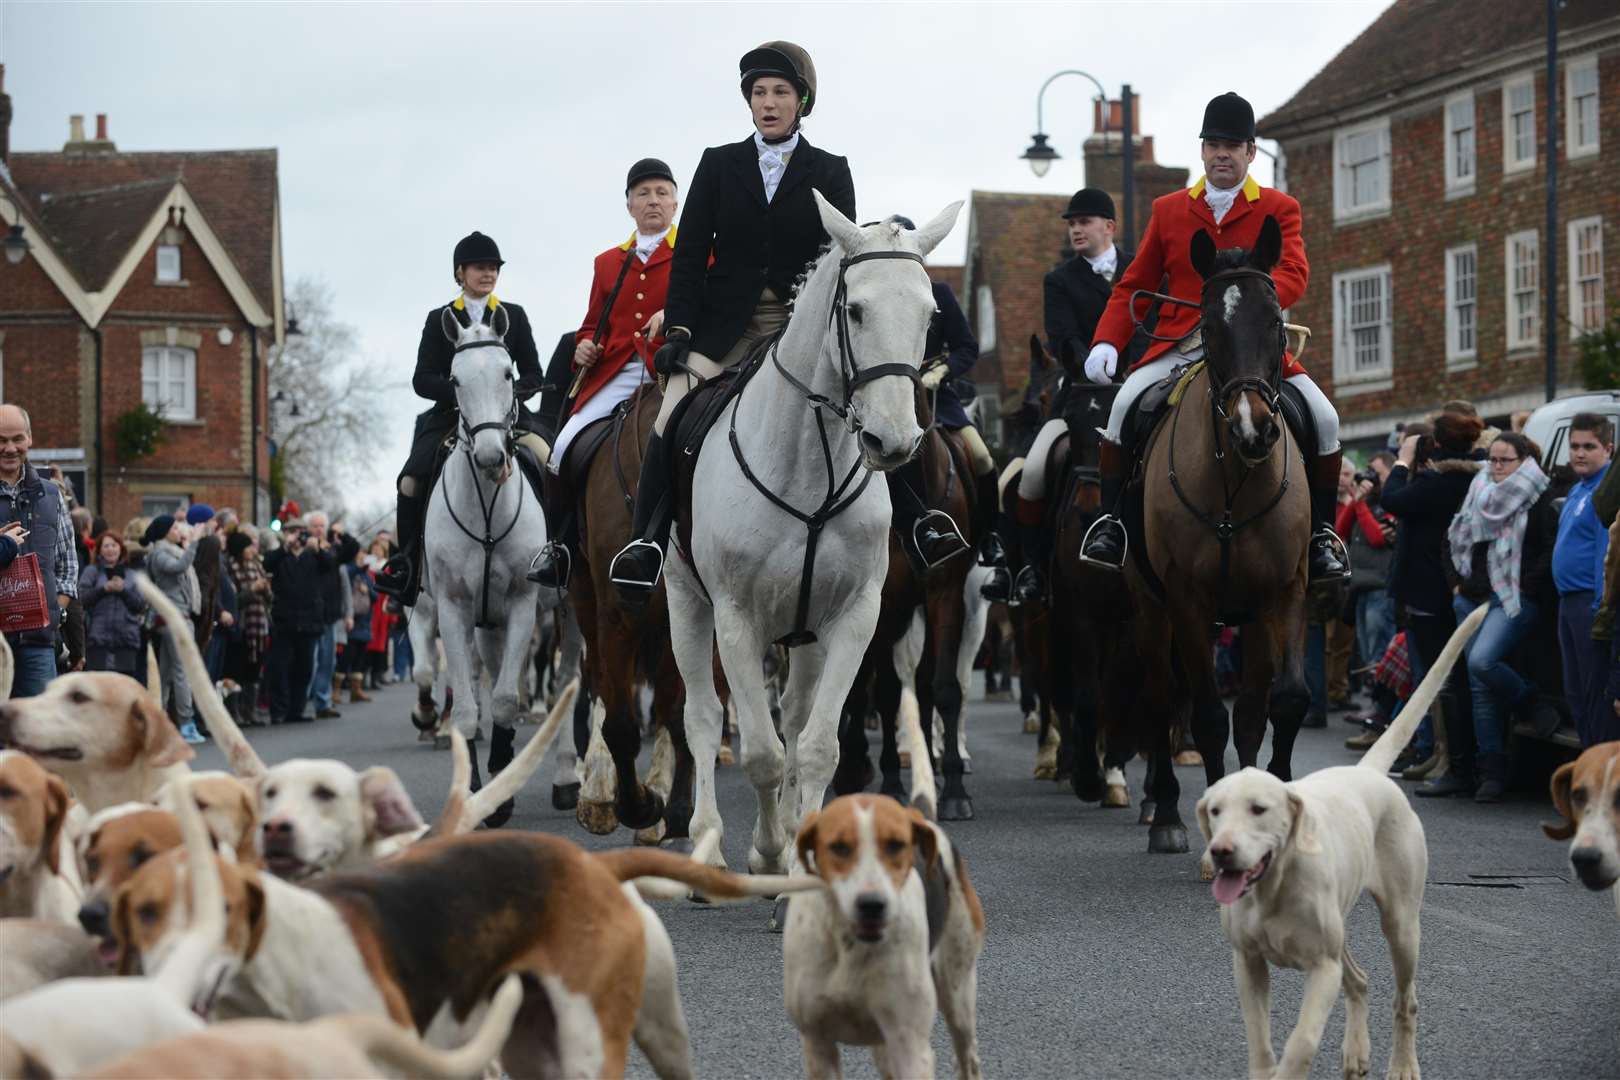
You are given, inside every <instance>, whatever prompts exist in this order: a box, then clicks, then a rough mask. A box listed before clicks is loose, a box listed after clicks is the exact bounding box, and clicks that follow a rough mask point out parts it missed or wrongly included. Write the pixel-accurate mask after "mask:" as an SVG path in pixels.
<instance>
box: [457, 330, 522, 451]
mask: <svg viewBox="0 0 1620 1080" xmlns="http://www.w3.org/2000/svg"><path fill="white" fill-rule="evenodd" d="M439 322H440V325H441V326H442V327H443V329H444V336H445V337H447V338H449V339H450V343H451V344H452V345H454V346H455V347H456V353H455V358H454V359H453V360H451V362H450V381H451V382H453V383H454V384H455V387H456V408H458V409H459V410H460V411H461V438H462V439H464V440H466V442H467V443H468V450H469V452H470V453H471V454H472V459H473V464H475V465H477V466H478V467H479V469H481V470H482V471H483V473H484V475H485V476H486V477H487V478H488V479H490V480H499V479H500V478H501V473H502V471H503V470H504V469H505V467H506V438H507V436H508V435H509V434H510V433H511V430H512V424H513V422H514V421H515V420H516V419H517V399H516V397H515V395H514V392H513V386H512V355H511V354H510V353H508V352H507V351H506V331H507V329H508V326H509V320H508V318H507V314H506V309H505V308H501V307H497V308H496V309H495V314H494V317H493V318H491V319H490V321H489V323H488V324H485V323H482V322H478V321H476V320H474V322H473V324H472V325H471V326H467V327H463V326H462V325H461V323H460V322H459V321H458V320H457V319H456V315H455V312H454V311H452V310H451V309H450V308H449V307H446V308H445V309H444V311H443V312H442V313H441V314H440V316H439Z"/></svg>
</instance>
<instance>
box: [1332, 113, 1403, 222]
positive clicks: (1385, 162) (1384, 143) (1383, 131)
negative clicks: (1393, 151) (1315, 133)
mask: <svg viewBox="0 0 1620 1080" xmlns="http://www.w3.org/2000/svg"><path fill="white" fill-rule="evenodd" d="M1367 134H1373V135H1376V136H1377V137H1378V156H1379V160H1380V163H1381V164H1382V166H1383V171H1384V183H1383V194H1382V195H1381V196H1380V197H1378V198H1375V199H1370V200H1368V201H1367V202H1364V203H1352V201H1351V200H1352V198H1353V197H1354V195H1355V192H1354V190H1353V186H1352V179H1353V174H1352V173H1351V172H1350V170H1349V169H1348V168H1346V166H1345V164H1344V148H1345V144H1346V143H1347V142H1349V141H1350V140H1351V139H1354V138H1358V137H1360V136H1362V135H1367ZM1392 173H1393V167H1392V163H1391V155H1390V142H1389V117H1387V116H1380V117H1379V118H1378V119H1376V120H1369V121H1368V122H1367V123H1365V124H1357V125H1355V126H1354V127H1347V128H1341V129H1339V130H1338V131H1335V132H1334V133H1333V220H1335V221H1357V220H1360V219H1362V218H1369V217H1375V216H1377V215H1379V214H1387V213H1389V208H1390V187H1391V186H1392V183H1391V182H1392V179H1393V176H1392Z"/></svg>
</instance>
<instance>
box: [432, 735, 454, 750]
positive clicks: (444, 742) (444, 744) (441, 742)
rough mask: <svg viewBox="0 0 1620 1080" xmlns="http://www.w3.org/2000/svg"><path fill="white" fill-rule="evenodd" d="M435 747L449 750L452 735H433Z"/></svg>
mask: <svg viewBox="0 0 1620 1080" xmlns="http://www.w3.org/2000/svg"><path fill="white" fill-rule="evenodd" d="M433 749H435V750H448V749H450V736H448V735H435V736H433Z"/></svg>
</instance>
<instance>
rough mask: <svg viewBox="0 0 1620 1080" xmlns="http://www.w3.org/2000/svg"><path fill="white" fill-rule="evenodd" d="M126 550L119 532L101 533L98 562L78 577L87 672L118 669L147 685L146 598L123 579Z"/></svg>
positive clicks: (121, 672)
mask: <svg viewBox="0 0 1620 1080" xmlns="http://www.w3.org/2000/svg"><path fill="white" fill-rule="evenodd" d="M128 569H129V566H128V553H127V552H126V551H125V549H124V538H123V537H121V536H119V535H118V534H117V533H114V532H108V533H102V534H101V540H100V541H99V542H98V543H97V544H96V550H95V561H94V562H91V563H89V564H87V565H86V566H85V568H84V571H83V572H82V573H81V574H80V575H79V603H81V604H83V605H84V613H85V619H86V623H87V625H86V627H85V658H84V659H85V664H84V666H85V670H86V671H116V672H118V673H119V674H120V675H128V676H129V677H130V678H132V679H135V680H137V681H139V682H142V683H144V682H145V681H146V650H145V649H143V648H142V647H141V624H142V622H143V621H144V620H145V618H146V599H145V598H144V597H143V596H141V594H140V591H139V590H138V589H136V588H135V586H134V585H133V584H131V583H130V582H129V581H128V580H127V578H126V577H125V573H126V572H127V571H128Z"/></svg>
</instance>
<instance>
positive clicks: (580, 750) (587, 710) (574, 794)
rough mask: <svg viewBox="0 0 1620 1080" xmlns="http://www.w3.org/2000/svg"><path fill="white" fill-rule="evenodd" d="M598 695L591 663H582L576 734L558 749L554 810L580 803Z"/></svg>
mask: <svg viewBox="0 0 1620 1080" xmlns="http://www.w3.org/2000/svg"><path fill="white" fill-rule="evenodd" d="M595 698H596V695H595V694H594V693H593V692H592V690H591V672H590V665H589V664H585V665H582V667H581V670H580V672H579V694H578V695H577V696H576V697H575V698H574V715H573V724H572V727H573V731H572V738H569V739H565V740H563V743H562V747H561V749H560V750H558V752H557V771H556V772H555V773H553V774H552V777H551V808H552V809H553V810H573V809H574V808H575V807H577V806H578V805H579V791H580V785H581V779H580V769H579V761H580V758H582V757H584V756H585V751H586V750H587V749H588V748H589V746H590V741H591V704H592V702H593V701H594V700H595ZM553 704H555V702H554V703H553Z"/></svg>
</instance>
